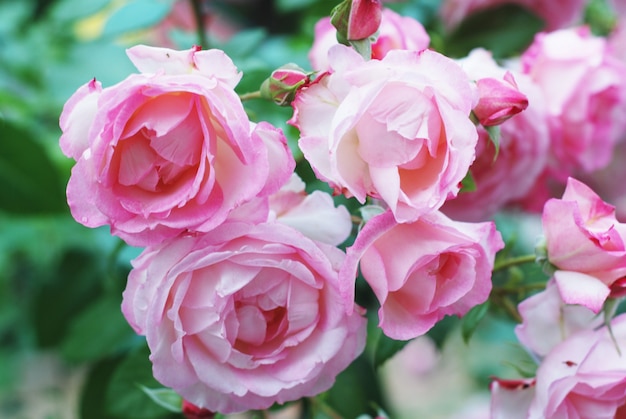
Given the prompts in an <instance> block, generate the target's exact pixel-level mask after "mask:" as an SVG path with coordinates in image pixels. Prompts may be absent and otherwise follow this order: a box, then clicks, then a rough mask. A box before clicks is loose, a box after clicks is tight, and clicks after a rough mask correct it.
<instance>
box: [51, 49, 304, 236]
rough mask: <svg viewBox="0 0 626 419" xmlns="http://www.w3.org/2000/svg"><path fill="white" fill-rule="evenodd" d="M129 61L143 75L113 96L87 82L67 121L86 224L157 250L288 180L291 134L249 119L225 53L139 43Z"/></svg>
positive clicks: (66, 148)
mask: <svg viewBox="0 0 626 419" xmlns="http://www.w3.org/2000/svg"><path fill="white" fill-rule="evenodd" d="M128 56H129V57H130V59H131V61H132V62H133V64H135V66H136V67H137V68H138V69H139V71H140V72H141V74H133V75H131V76H129V77H128V78H126V79H125V80H123V81H122V82H120V83H118V84H116V85H114V86H111V87H108V88H106V89H102V88H101V86H100V85H99V83H97V82H95V81H92V82H89V83H87V84H86V85H85V86H83V87H81V88H80V89H79V90H78V91H77V92H76V93H75V94H74V96H72V97H71V98H70V99H69V100H68V102H67V103H66V105H65V107H64V109H63V113H62V114H61V118H60V126H61V129H62V131H63V135H62V136H61V139H60V146H61V149H62V150H63V152H64V153H65V154H66V155H67V156H68V157H72V158H74V159H75V160H76V161H77V163H76V165H75V166H74V168H73V170H72V176H71V178H70V181H69V184H68V187H67V199H68V203H69V206H70V209H71V211H72V215H73V216H74V218H75V219H76V220H77V221H78V222H80V223H81V224H84V225H86V226H88V227H97V226H102V225H107V224H108V225H110V227H111V233H112V234H114V235H117V236H119V237H121V238H122V239H124V240H125V241H127V242H128V243H129V244H131V245H136V246H145V245H153V244H156V243H159V242H161V241H163V240H165V239H168V238H171V237H174V236H177V235H178V234H180V233H182V232H185V231H200V232H203V231H204V232H206V231H209V230H210V229H212V228H214V227H216V226H217V225H219V224H220V223H222V222H223V221H224V220H225V219H226V218H227V217H228V215H229V213H230V212H231V211H233V210H234V209H235V208H237V207H238V206H240V205H242V204H243V203H245V202H247V201H248V200H251V199H253V198H255V197H257V196H267V195H269V194H271V193H273V192H276V191H277V190H278V189H279V188H280V187H281V186H282V184H283V183H284V182H286V181H287V180H288V179H289V176H290V174H291V172H292V171H293V167H294V165H295V163H294V161H293V157H292V156H291V154H290V152H289V149H288V147H287V144H286V140H285V137H284V135H283V134H282V132H281V131H280V130H278V129H276V128H274V127H273V126H271V125H270V124H268V123H265V122H263V123H259V124H258V125H257V124H253V123H251V122H250V121H249V120H248V117H247V115H246V113H245V111H244V109H243V105H242V104H241V101H240V99H239V97H238V96H237V94H236V93H235V91H234V87H235V85H236V84H237V82H238V81H239V78H240V77H241V75H240V73H239V72H238V71H237V69H236V68H235V66H234V65H233V63H232V61H231V60H230V58H228V57H227V56H226V55H225V54H224V53H223V52H222V51H218V50H208V51H200V50H199V48H192V49H190V50H187V51H174V50H170V49H165V48H151V47H146V46H136V47H133V48H131V49H129V50H128Z"/></svg>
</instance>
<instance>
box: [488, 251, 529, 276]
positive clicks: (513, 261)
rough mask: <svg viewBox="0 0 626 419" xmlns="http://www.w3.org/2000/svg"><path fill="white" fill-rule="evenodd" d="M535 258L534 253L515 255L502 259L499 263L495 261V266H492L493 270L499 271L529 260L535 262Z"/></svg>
mask: <svg viewBox="0 0 626 419" xmlns="http://www.w3.org/2000/svg"><path fill="white" fill-rule="evenodd" d="M536 258H537V256H535V255H534V254H532V255H523V256H517V257H514V258H511V259H506V260H503V261H502V262H500V263H496V264H495V266H494V267H493V271H494V272H496V271H501V270H503V269H507V268H510V267H512V266H516V265H522V264H524V263H530V262H535V259H536Z"/></svg>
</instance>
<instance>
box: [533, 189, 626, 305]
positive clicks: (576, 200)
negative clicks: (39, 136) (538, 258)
mask: <svg viewBox="0 0 626 419" xmlns="http://www.w3.org/2000/svg"><path fill="white" fill-rule="evenodd" d="M542 223H543V231H544V235H545V240H546V249H547V254H548V260H549V261H550V263H551V264H552V265H554V266H555V267H556V269H557V271H556V272H555V273H554V279H555V281H556V283H557V285H558V287H559V291H560V293H561V297H562V298H563V300H564V301H565V302H566V303H568V304H581V305H584V306H586V307H588V308H590V309H591V310H593V311H594V312H596V313H597V312H598V311H599V310H600V308H601V307H602V304H603V303H604V300H605V299H606V298H607V297H608V295H609V293H610V289H609V286H610V285H611V284H612V283H613V282H614V281H615V280H617V279H619V278H621V277H623V276H626V246H625V244H624V243H625V240H624V239H625V238H626V224H622V223H619V222H618V221H617V220H616V218H615V208H614V207H613V206H611V205H609V204H607V203H606V202H604V201H602V200H601V199H600V197H599V196H598V195H596V194H595V193H594V192H593V191H592V190H591V189H590V188H589V187H587V186H586V185H585V184H583V183H581V182H579V181H577V180H575V179H573V178H570V179H568V181H567V187H566V189H565V192H564V194H563V198H562V199H556V198H553V199H550V200H549V201H548V202H546V204H545V206H544V210H543V217H542Z"/></svg>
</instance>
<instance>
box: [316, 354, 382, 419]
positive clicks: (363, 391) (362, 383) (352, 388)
mask: <svg viewBox="0 0 626 419" xmlns="http://www.w3.org/2000/svg"><path fill="white" fill-rule="evenodd" d="M323 397H324V400H323V401H324V402H325V403H326V404H328V405H329V406H330V407H331V408H332V409H333V410H335V411H336V412H337V413H339V414H340V415H341V417H344V418H356V417H358V416H359V415H361V414H363V413H370V414H375V413H376V411H375V410H374V409H373V408H372V406H373V404H374V405H375V406H381V407H383V408H385V403H384V402H383V396H382V391H381V388H380V385H379V383H378V379H377V376H376V373H375V372H374V369H373V368H372V365H371V364H370V363H369V362H368V360H367V359H366V357H365V356H363V355H361V356H360V357H359V358H357V359H356V360H354V362H352V364H350V366H349V367H348V368H347V369H346V370H344V371H343V372H342V373H341V374H339V376H338V377H337V380H336V382H335V385H334V386H333V387H332V388H331V389H330V390H329V391H328V392H327V393H325V394H324V395H323Z"/></svg>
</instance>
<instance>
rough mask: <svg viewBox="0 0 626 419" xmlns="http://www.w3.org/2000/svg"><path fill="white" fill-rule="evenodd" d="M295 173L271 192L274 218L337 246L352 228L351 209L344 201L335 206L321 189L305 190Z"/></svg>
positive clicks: (309, 236)
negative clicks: (348, 208) (276, 190)
mask: <svg viewBox="0 0 626 419" xmlns="http://www.w3.org/2000/svg"><path fill="white" fill-rule="evenodd" d="M304 188H305V184H304V182H303V181H302V179H300V177H298V175H297V174H295V173H294V174H292V175H291V179H290V180H289V182H288V183H286V184H285V185H284V186H283V187H282V188H281V189H280V190H279V191H278V192H276V193H275V194H273V195H272V196H270V202H269V204H270V210H271V211H272V216H270V217H274V218H275V220H276V221H278V222H279V223H282V224H286V225H288V226H290V227H293V228H295V229H296V230H298V231H299V232H301V233H302V234H304V235H305V236H307V237H308V238H310V239H313V240H316V241H320V242H322V243H327V244H331V245H334V246H338V245H340V244H341V243H343V242H344V241H345V240H346V239H347V238H348V236H349V235H350V233H351V232H352V219H351V217H350V213H349V212H348V210H347V209H346V207H344V206H343V205H340V206H338V207H335V204H334V202H333V199H332V197H331V196H330V195H329V194H327V193H326V192H323V191H319V190H316V191H313V192H312V193H310V194H307V193H306V192H305V190H304Z"/></svg>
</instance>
